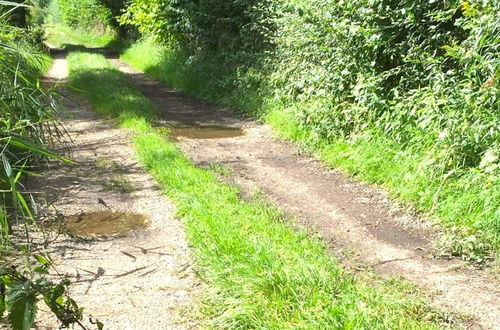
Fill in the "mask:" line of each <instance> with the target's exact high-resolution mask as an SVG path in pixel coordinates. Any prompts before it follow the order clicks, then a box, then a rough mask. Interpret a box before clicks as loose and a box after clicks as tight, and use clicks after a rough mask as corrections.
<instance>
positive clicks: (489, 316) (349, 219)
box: [110, 58, 500, 329]
mask: <svg viewBox="0 0 500 330" xmlns="http://www.w3.org/2000/svg"><path fill="white" fill-rule="evenodd" d="M110 61H111V62H112V63H113V64H115V65H116V66H117V67H119V68H120V70H122V71H123V72H125V73H126V74H128V75H129V78H130V81H131V82H132V83H134V84H135V85H136V87H137V88H138V89H139V90H141V91H142V92H143V93H144V94H145V95H146V96H148V97H149V98H151V99H152V100H153V101H154V102H155V103H156V104H157V105H158V107H159V108H160V109H161V115H162V118H163V120H164V122H165V124H167V125H168V126H183V127H184V126H193V125H196V126H197V127H198V126H201V127H207V128H206V131H207V133H206V134H207V136H206V138H202V137H203V133H202V132H201V133H200V132H199V133H198V134H195V135H193V134H186V135H187V137H184V138H183V137H182V136H180V135H182V134H177V136H176V140H177V141H179V143H180V146H181V148H182V149H183V150H184V151H185V153H186V154H187V155H188V156H189V157H190V158H191V159H192V160H193V162H194V163H196V164H198V165H199V166H204V167H210V166H213V165H218V166H223V167H227V168H230V169H231V172H232V175H231V176H230V178H225V180H229V181H230V182H232V183H234V184H237V185H240V186H241V187H242V188H243V197H244V195H245V194H246V193H248V192H251V191H253V190H256V189H257V190H262V191H263V192H264V193H265V194H266V195H267V196H269V198H270V199H271V200H272V201H273V202H275V203H276V204H277V205H279V206H280V207H281V208H282V209H284V210H285V211H286V212H287V213H288V214H290V216H291V217H294V218H296V219H297V221H298V223H299V224H301V225H303V226H305V227H306V228H310V229H311V230H313V231H317V232H319V234H321V235H322V236H323V237H324V239H325V240H327V241H328V242H329V243H330V245H331V248H332V251H333V252H334V253H335V254H336V255H338V256H339V258H340V259H341V260H342V261H343V262H344V263H345V264H346V265H347V266H351V267H352V269H359V268H370V269H374V270H375V271H376V272H378V273H379V274H382V275H384V276H401V277H403V278H405V279H407V280H410V281H412V282H413V283H416V284H417V285H419V286H421V287H423V288H425V289H426V291H427V292H428V293H429V295H430V297H431V300H432V302H433V303H434V304H435V305H436V306H439V307H444V308H447V309H450V310H455V311H458V312H460V313H465V314H467V315H470V316H472V318H473V319H472V321H471V328H488V329H500V324H499V323H498V320H500V303H499V302H500V291H499V288H500V285H499V282H498V280H497V279H495V278H493V277H492V276H491V275H490V274H489V273H487V272H481V271H478V270H474V269H470V268H469V267H468V266H467V264H466V263H463V262H461V261H460V260H456V259H455V260H443V259H435V258H433V256H432V255H433V253H432V245H431V240H432V236H433V235H434V234H433V232H432V231H431V230H429V229H428V228H427V229H426V228H425V227H426V224H425V221H423V220H422V219H419V218H418V217H415V216H414V215H412V214H408V213H405V211H404V210H402V209H401V208H399V207H397V206H396V204H395V203H394V202H393V201H391V200H390V199H388V198H387V197H386V195H385V194H384V193H383V192H382V191H381V190H379V189H377V188H374V187H372V186H369V185H365V184H361V183H356V182H353V181H352V180H349V179H347V178H346V177H345V176H343V175H342V174H340V173H338V172H335V171H332V170H330V169H329V168H327V167H325V166H324V165H322V164H321V163H319V162H318V161H316V160H314V159H312V158H310V157H307V156H304V155H302V154H301V151H300V150H299V149H297V148H296V147H295V146H293V145H291V144H289V143H285V142H282V141H279V140H277V139H275V138H274V137H273V133H272V131H271V130H270V129H269V128H268V127H267V126H265V125H262V124H259V123H257V122H253V121H250V120H247V119H241V118H237V117H236V116H234V115H232V114H231V113H230V112H229V111H227V110H225V109H221V108H218V107H213V106H209V105H206V104H203V103H201V102H199V101H196V100H193V99H192V98H189V97H186V96H185V95H183V94H182V93H179V92H176V91H175V90H173V89H171V88H169V87H167V86H165V85H163V84H161V83H159V82H157V81H156V80H154V79H151V78H149V77H147V76H146V75H144V74H142V73H140V72H138V71H136V70H134V69H132V68H130V67H129V66H127V65H126V64H124V63H122V62H121V61H119V60H117V59H114V58H110ZM213 126H224V127H235V128H243V130H244V134H243V135H241V136H231V137H227V138H221V137H220V136H219V137H217V136H213V135H211V134H210V131H211V130H213ZM210 127H212V128H210ZM196 129H197V130H199V131H202V130H203V128H196Z"/></svg>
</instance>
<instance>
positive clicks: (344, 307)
mask: <svg viewBox="0 0 500 330" xmlns="http://www.w3.org/2000/svg"><path fill="white" fill-rule="evenodd" d="M68 61H69V67H70V84H71V86H72V87H74V88H75V89H76V90H79V91H81V93H82V94H83V95H84V96H85V97H87V98H88V99H89V100H90V102H91V104H92V105H93V107H94V109H95V110H96V111H97V112H98V113H99V114H100V115H101V116H103V117H105V118H115V119H116V121H117V124H118V125H119V126H120V127H122V128H125V129H128V130H130V131H131V132H132V133H133V142H134V146H135V148H136V150H137V153H138V155H139V157H140V160H141V162H142V163H143V164H144V166H145V167H146V168H147V170H148V171H149V172H150V173H151V174H152V175H153V176H154V177H155V179H156V180H157V181H158V182H159V184H160V185H161V186H162V187H163V189H164V191H165V193H166V194H167V195H168V196H169V198H170V199H171V200H172V201H173V202H174V204H175V206H176V210H177V215H178V216H179V217H181V218H182V219H183V220H184V221H185V225H186V230H187V235H188V240H189V243H190V246H191V247H192V249H193V253H194V255H195V258H196V264H197V269H198V271H199V274H200V276H201V277H202V278H203V279H204V280H205V281H206V282H208V284H209V286H210V287H211V288H212V289H211V293H210V295H209V297H208V298H207V301H206V304H205V305H204V306H203V311H204V312H205V315H206V316H207V317H208V318H209V319H210V320H211V323H210V326H212V327H214V328H232V329H233V328H268V329H269V328H270V329H281V328H337V329H340V328H342V329H343V328H347V329H358V328H370V329H387V328H405V329H424V328H436V327H438V323H436V322H440V321H442V319H441V318H440V316H439V315H438V314H436V313H435V312H433V311H432V310H430V309H429V308H428V307H427V306H426V305H425V304H424V303H423V302H422V301H421V300H420V299H419V298H418V297H417V296H418V295H416V292H415V291H414V289H412V288H410V287H408V286H406V285H403V284H401V283H400V282H398V281H388V282H377V280H375V279H373V278H371V279H370V278H359V279H354V278H353V277H352V276H351V275H349V274H348V273H346V272H345V271H344V270H342V268H341V267H340V266H339V265H338V263H337V262H336V261H335V260H334V259H332V258H331V257H330V256H329V254H328V252H327V250H326V248H325V246H324V243H323V242H321V241H320V240H317V239H314V238H311V237H308V236H307V235H306V234H305V233H304V232H302V231H297V230H296V229H294V228H292V226H291V224H290V223H289V222H288V221H285V219H283V216H282V214H281V213H280V211H279V210H277V209H276V208H274V207H273V206H270V205H268V204H266V203H263V202H262V201H259V200H255V201H253V202H244V201H242V200H241V199H240V198H239V194H238V189H237V188H234V187H231V186H228V185H226V184H223V183H221V182H220V181H219V180H218V179H217V178H216V176H215V175H214V174H212V173H211V172H209V171H207V170H203V169H200V168H197V167H195V166H193V165H192V164H191V163H190V162H189V160H188V159H186V158H185V157H184V156H183V155H182V154H181V153H180V152H179V150H178V149H177V147H176V145H175V144H174V143H173V142H170V141H169V140H168V138H167V137H166V136H165V135H164V133H163V130H162V132H160V131H158V130H157V129H155V128H154V118H155V113H156V111H157V109H156V108H155V106H154V105H153V104H152V103H151V101H149V100H148V99H147V98H146V97H145V96H143V95H142V94H141V93H139V92H138V91H137V90H136V89H134V88H133V87H132V86H131V85H130V84H129V83H128V80H127V77H126V75H124V74H123V73H121V72H119V71H118V70H117V69H116V68H114V67H113V66H112V65H110V64H109V63H108V62H107V61H106V59H105V58H104V57H102V56H101V55H96V54H88V53H71V54H70V55H69V56H68ZM368 283H369V284H368Z"/></svg>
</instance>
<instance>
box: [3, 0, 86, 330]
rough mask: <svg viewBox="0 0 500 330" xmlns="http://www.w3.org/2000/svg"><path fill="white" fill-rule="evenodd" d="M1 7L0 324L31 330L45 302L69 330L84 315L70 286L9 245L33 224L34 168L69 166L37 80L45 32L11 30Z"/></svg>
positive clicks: (41, 261) (48, 97) (50, 100)
mask: <svg viewBox="0 0 500 330" xmlns="http://www.w3.org/2000/svg"><path fill="white" fill-rule="evenodd" d="M0 5H1V6H4V5H5V6H6V7H0V8H1V10H0V19H2V21H0V318H3V316H4V314H5V313H7V316H8V317H7V319H8V321H9V323H10V326H11V327H12V328H13V329H14V330H18V329H19V330H25V329H31V328H32V326H33V324H34V320H35V316H36V313H37V305H36V303H37V301H38V299H39V298H40V297H43V298H44V300H45V302H46V303H47V305H48V306H49V307H50V308H51V309H52V311H53V312H54V314H55V315H56V316H57V317H58V318H59V320H60V321H61V323H62V324H64V325H69V324H71V323H75V322H78V320H79V319H81V311H80V309H79V308H78V306H76V304H75V303H74V301H72V300H71V299H70V298H69V297H66V295H65V290H66V286H67V284H68V283H66V282H65V281H63V282H61V283H59V284H57V285H56V284H53V283H52V282H50V281H48V280H47V279H46V276H47V274H48V267H49V266H50V263H49V262H48V260H47V259H45V258H43V257H42V256H38V255H33V254H32V253H31V251H30V250H29V249H28V248H26V247H25V246H23V245H21V243H22V242H23V240H22V238H21V237H16V244H13V243H12V242H11V239H10V238H11V237H10V235H11V234H12V224H13V223H14V222H16V221H18V222H22V223H24V224H25V225H27V223H28V222H30V221H32V220H34V217H33V215H32V203H33V202H34V200H33V198H32V197H31V196H29V195H28V194H26V193H25V192H24V191H23V188H24V186H23V182H24V180H25V176H26V175H31V174H33V173H32V169H31V166H32V165H33V164H34V163H35V161H37V160H40V159H43V158H48V157H50V158H55V159H57V160H60V161H64V162H70V161H69V160H68V159H66V158H64V157H62V156H60V155H57V154H56V153H54V152H52V151H50V150H49V149H48V148H47V144H48V143H49V140H50V139H51V138H54V137H57V136H59V137H61V136H62V135H63V134H62V131H61V130H60V126H59V125H58V124H57V123H56V122H55V119H56V113H57V109H58V108H57V103H56V101H55V99H54V97H53V94H52V92H50V91H46V90H44V89H43V88H42V87H41V86H40V82H39V80H38V78H39V76H40V75H41V74H42V72H43V71H45V70H46V69H47V66H48V65H49V64H50V60H49V59H48V57H47V56H46V55H44V54H43V53H41V51H40V49H39V46H40V45H39V42H40V39H41V38H40V32H39V30H30V29H28V28H19V27H15V26H12V25H9V24H7V23H6V22H8V21H9V20H3V18H5V17H7V16H9V15H12V14H13V13H14V12H15V11H12V10H9V8H10V9H12V7H11V6H12V4H11V3H8V2H4V1H0ZM7 6H9V7H7ZM14 8H15V7H14ZM26 233H28V227H26ZM26 235H27V237H25V239H26V241H27V242H29V243H31V241H30V238H29V235H28V234H26ZM9 259H12V260H9ZM24 262H25V263H24Z"/></svg>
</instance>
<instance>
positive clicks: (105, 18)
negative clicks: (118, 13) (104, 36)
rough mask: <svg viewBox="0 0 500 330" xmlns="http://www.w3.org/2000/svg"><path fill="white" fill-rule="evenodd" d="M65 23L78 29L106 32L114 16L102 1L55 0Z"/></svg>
mask: <svg viewBox="0 0 500 330" xmlns="http://www.w3.org/2000/svg"><path fill="white" fill-rule="evenodd" d="M54 1H56V3H57V6H58V9H59V12H60V14H61V18H62V20H63V22H64V23H65V24H66V25H68V26H70V27H72V28H76V29H80V30H85V31H95V32H105V31H108V30H109V29H110V28H111V24H112V21H113V20H112V18H113V14H112V11H111V9H110V8H109V7H107V6H105V5H104V4H103V3H102V1H100V0H54Z"/></svg>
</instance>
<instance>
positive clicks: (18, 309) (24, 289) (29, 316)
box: [7, 282, 36, 330]
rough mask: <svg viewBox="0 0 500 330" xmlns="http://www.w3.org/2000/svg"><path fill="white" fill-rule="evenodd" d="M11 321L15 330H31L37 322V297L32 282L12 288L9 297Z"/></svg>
mask: <svg viewBox="0 0 500 330" xmlns="http://www.w3.org/2000/svg"><path fill="white" fill-rule="evenodd" d="M7 304H8V307H9V321H10V325H11V326H12V328H13V329H14V330H29V329H31V327H32V326H33V324H34V322H35V315H36V295H35V292H34V291H33V290H32V288H31V285H30V282H24V283H20V284H18V285H15V286H13V287H12V288H10V290H9V292H8V295H7Z"/></svg>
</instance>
